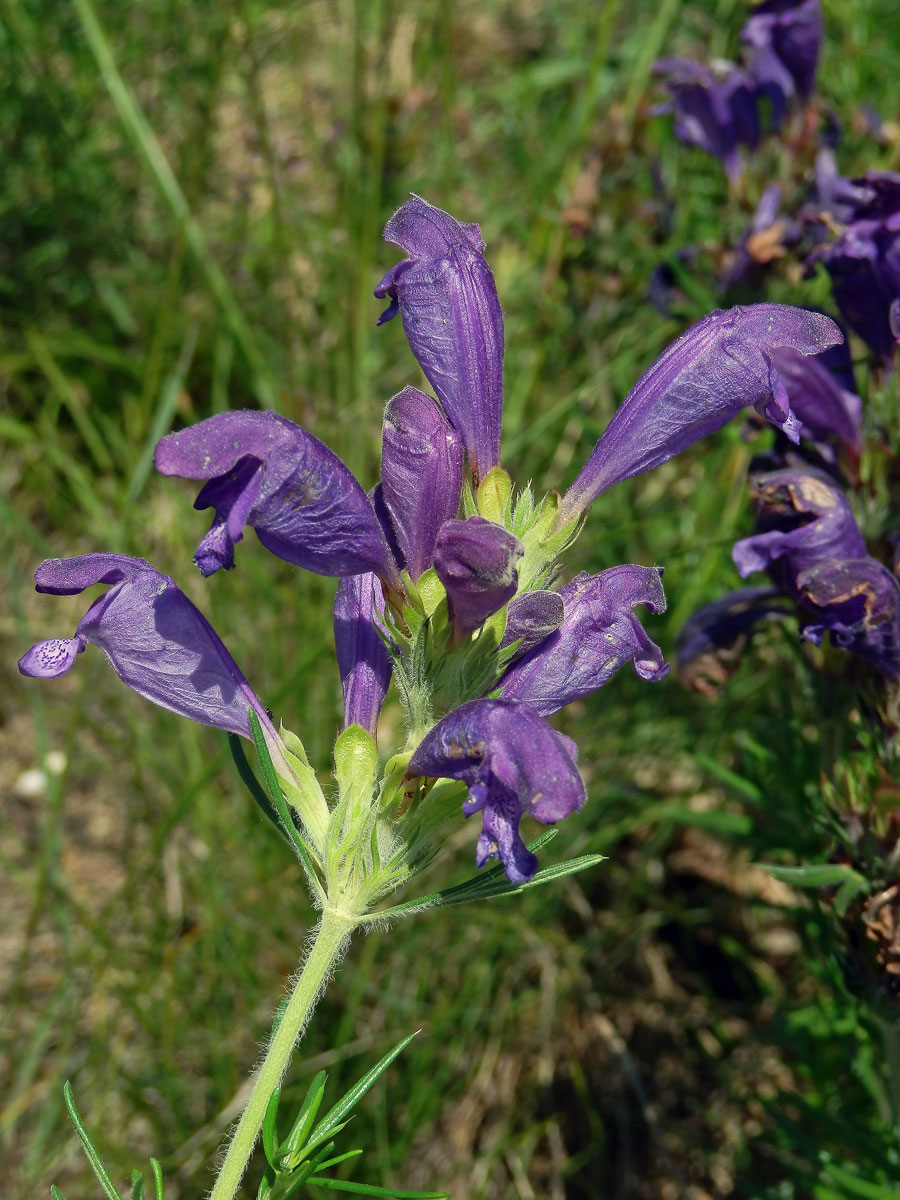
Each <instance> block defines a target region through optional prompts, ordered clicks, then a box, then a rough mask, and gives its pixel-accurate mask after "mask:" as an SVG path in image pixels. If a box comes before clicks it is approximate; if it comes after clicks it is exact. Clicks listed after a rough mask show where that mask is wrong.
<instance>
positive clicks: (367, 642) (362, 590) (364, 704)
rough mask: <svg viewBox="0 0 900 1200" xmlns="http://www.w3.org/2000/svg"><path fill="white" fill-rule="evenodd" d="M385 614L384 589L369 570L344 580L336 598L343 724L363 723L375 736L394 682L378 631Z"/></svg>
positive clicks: (386, 651)
mask: <svg viewBox="0 0 900 1200" xmlns="http://www.w3.org/2000/svg"><path fill="white" fill-rule="evenodd" d="M383 616H384V593H383V591H382V589H381V584H380V582H379V580H378V577H377V576H376V575H373V574H372V573H371V572H369V573H368V574H366V575H351V576H349V577H347V578H344V579H342V580H341V582H340V584H339V585H338V590H337V596H336V597H335V601H334V644H335V648H336V650H337V660H338V670H339V671H340V673H341V688H342V689H343V693H344V724H345V725H354V724H355V725H361V726H362V727H363V729H367V730H368V731H369V733H371V734H372V736H373V737H374V736H375V730H376V727H377V725H378V714H379V713H380V712H381V706H382V704H383V703H384V697H385V695H386V694H387V690H388V685H389V683H390V682H391V656H390V654H388V650H387V646H386V645H385V643H384V641H383V639H382V637H381V635H380V634H379V626H380V625H381V618H382V617H383ZM382 628H383V626H382Z"/></svg>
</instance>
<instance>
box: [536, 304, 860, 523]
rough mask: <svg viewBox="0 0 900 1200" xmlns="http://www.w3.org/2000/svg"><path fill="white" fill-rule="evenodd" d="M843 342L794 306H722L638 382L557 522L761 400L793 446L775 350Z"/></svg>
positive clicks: (808, 350)
mask: <svg viewBox="0 0 900 1200" xmlns="http://www.w3.org/2000/svg"><path fill="white" fill-rule="evenodd" d="M841 339H842V335H841V331H840V329H839V328H838V326H837V325H836V324H835V322H834V321H832V320H831V318H830V317H826V316H824V315H823V314H822V313H816V312H809V311H807V310H806V309H803V308H793V307H791V306H789V305H786V304H753V305H750V306H748V307H746V308H740V307H739V308H730V309H727V310H724V311H723V310H717V311H716V312H712V313H710V314H709V315H708V316H706V317H704V318H703V319H702V320H701V321H698V322H697V324H696V325H692V326H691V328H690V329H688V330H687V332H686V333H683V334H682V335H681V337H680V338H678V340H677V341H675V342H673V343H672V345H671V346H669V348H668V349H667V350H665V351H664V352H663V353H662V354H661V355H660V357H659V358H658V359H657V360H656V362H655V363H654V364H653V366H652V367H651V368H650V369H649V371H646V372H645V373H644V374H643V375H642V376H641V378H640V379H639V380H638V381H637V383H636V384H635V385H634V387H633V388H632V389H631V391H630V392H629V393H628V395H627V396H626V397H625V399H624V400H623V401H622V403H621V404H620V405H619V407H618V409H617V410H616V412H615V413H614V414H613V418H612V420H611V421H610V423H609V424H608V425H607V427H606V429H605V430H604V432H603V435H602V436H601V438H600V440H599V442H598V443H597V445H596V446H595V447H594V449H593V451H592V452H591V455H590V458H589V459H588V461H587V463H586V464H585V466H584V467H583V469H582V471H581V473H580V474H579V476H578V478H577V479H576V480H575V482H574V483H573V484H572V486H571V487H570V488H569V490H568V491H567V492H566V494H565V496H564V497H563V500H562V505H561V508H560V513H559V516H558V517H557V520H556V525H557V528H563V527H564V526H566V525H568V524H570V523H571V522H573V521H575V520H576V519H577V518H578V517H579V516H580V514H581V513H582V512H584V510H585V509H586V508H587V507H588V506H589V505H590V504H592V503H593V501H594V500H596V498H597V497H598V496H599V495H600V494H601V493H602V492H605V491H606V490H607V488H610V487H612V486H613V484H615V483H619V482H621V481H622V480H623V479H630V478H631V477H632V476H633V475H639V474H641V472H643V471H649V470H650V469H651V467H656V466H659V464H660V463H664V462H666V461H667V460H668V459H670V458H672V457H673V456H674V455H676V454H680V453H681V451H682V450H685V449H686V448H687V447H688V446H690V445H692V444H693V443H694V442H696V441H699V440H700V438H702V437H706V435H707V434H709V433H713V432H714V431H715V430H717V429H721V427H722V426H723V425H725V424H727V422H728V421H730V420H731V418H732V417H733V416H735V415H736V414H737V413H738V412H740V411H741V409H742V408H746V407H747V406H748V405H753V407H754V408H755V409H756V411H757V412H758V413H759V414H760V415H761V416H763V417H765V418H766V419H767V420H768V421H770V422H771V423H772V424H773V425H775V426H776V427H777V428H778V429H781V430H783V431H784V433H786V434H787V436H788V437H789V438H790V439H791V441H793V442H797V441H799V436H800V435H799V427H800V423H799V421H798V420H797V418H796V417H795V415H794V414H793V412H791V408H790V403H789V401H788V396H787V392H786V391H785V387H784V384H783V383H782V382H781V379H780V377H779V375H778V371H777V369H776V367H775V363H774V360H773V357H772V354H773V351H774V350H776V349H779V348H782V347H789V348H791V349H793V350H796V351H798V352H799V353H800V354H819V353H820V352H821V351H823V350H826V349H827V348H828V347H829V346H833V345H836V344H837V343H838V342H840V341H841Z"/></svg>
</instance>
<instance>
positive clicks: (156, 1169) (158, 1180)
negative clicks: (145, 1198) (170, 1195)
mask: <svg viewBox="0 0 900 1200" xmlns="http://www.w3.org/2000/svg"><path fill="white" fill-rule="evenodd" d="M150 1170H151V1171H152V1172H153V1186H154V1187H155V1188H156V1200H164V1197H163V1177H162V1167H161V1166H160V1165H159V1160H158V1159H156V1158H151V1159H150Z"/></svg>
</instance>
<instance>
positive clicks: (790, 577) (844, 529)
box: [731, 471, 866, 599]
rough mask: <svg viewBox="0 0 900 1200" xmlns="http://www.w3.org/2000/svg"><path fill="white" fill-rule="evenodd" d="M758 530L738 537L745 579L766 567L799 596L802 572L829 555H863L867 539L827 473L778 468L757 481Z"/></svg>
mask: <svg viewBox="0 0 900 1200" xmlns="http://www.w3.org/2000/svg"><path fill="white" fill-rule="evenodd" d="M754 494H755V497H756V514H757V528H758V529H759V530H760V532H759V533H756V534H754V535H753V536H752V537H748V538H743V539H742V540H741V541H739V542H737V543H735V546H734V549H733V550H732V554H731V556H732V558H733V560H734V565H735V566H736V567H737V572H738V574H739V575H740V576H741V578H742V579H746V577H747V576H748V575H752V574H753V573H754V571H766V570H768V571H769V572H770V574H771V575H772V577H773V579H775V581H776V582H777V583H778V584H779V585H780V586H781V587H783V588H784V590H785V591H786V592H787V593H788V595H790V596H793V597H794V599H796V598H797V579H798V578H799V576H800V574H801V572H803V571H805V570H807V569H808V568H810V567H814V566H817V565H818V564H820V563H822V562H824V561H826V560H831V561H835V562H836V561H840V560H842V559H851V558H863V557H865V554H866V544H865V542H864V541H863V537H862V534H861V533H860V532H859V527H858V525H857V524H856V519H855V517H854V516H853V513H852V512H851V510H850V506H849V505H848V504H847V501H846V500H845V498H844V494H843V492H842V491H841V490H840V488H838V487H836V486H835V484H834V483H833V482H832V481H831V480H829V479H827V478H826V477H825V476H824V475H819V474H814V473H812V472H810V473H801V472H800V471H775V472H773V473H772V474H770V475H763V476H761V477H760V478H759V479H757V480H755V481H754Z"/></svg>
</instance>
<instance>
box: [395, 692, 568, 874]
mask: <svg viewBox="0 0 900 1200" xmlns="http://www.w3.org/2000/svg"><path fill="white" fill-rule="evenodd" d="M575 756H576V751H575V747H574V743H573V742H571V741H570V739H569V738H566V737H563V736H562V734H559V733H556V731H555V730H553V729H551V728H550V726H549V725H548V724H547V723H546V721H544V720H543V719H542V718H541V717H539V716H538V715H537V714H536V713H535V712H534V711H533V710H532V709H530V708H529V707H528V706H527V705H524V704H513V703H510V702H508V701H506V700H470V701H469V702H468V703H467V704H462V705H460V707H459V708H457V709H454V710H453V711H452V712H451V713H448V714H447V716H446V717H444V718H443V720H442V721H439V722H438V724H437V725H435V727H434V728H433V729H432V730H431V732H430V733H428V734H427V735H426V736H425V738H424V740H423V741H422V742H421V743H420V745H419V747H418V748H417V750H416V751H415V753H414V754H413V756H412V759H411V760H410V763H409V766H408V768H407V775H408V776H409V777H413V778H415V777H417V776H425V777H436V778H440V779H460V780H462V781H463V782H464V783H465V784H466V786H467V787H468V789H469V795H468V798H467V800H466V802H465V804H464V805H463V812H464V813H465V815H466V816H467V817H469V816H472V815H473V814H474V813H476V812H480V813H481V814H482V820H483V824H482V832H481V836H480V837H479V838H478V846H477V849H476V853H475V862H476V864H477V865H478V866H479V867H483V866H484V865H485V863H487V862H488V861H489V860H490V859H492V858H499V859H500V861H501V862H502V863H503V866H504V868H505V871H506V877H507V879H509V880H510V882H512V883H525V882H527V881H528V880H529V879H531V877H532V876H533V875H534V873H535V871H536V870H537V859H536V857H535V856H534V854H532V853H531V851H530V850H529V849H528V848H527V846H526V845H525V843H524V841H523V840H522V836H521V834H520V833H519V822H520V820H521V818H522V817H523V816H526V815H527V816H531V817H534V819H535V820H536V821H541V822H543V823H544V824H553V823H555V822H556V821H561V820H562V819H563V818H564V817H568V816H570V815H571V814H572V813H574V812H577V811H578V809H580V808H581V806H582V805H583V804H584V799H585V793H584V783H583V782H582V779H581V776H580V775H579V773H578V768H577V766H576V765H575Z"/></svg>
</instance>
